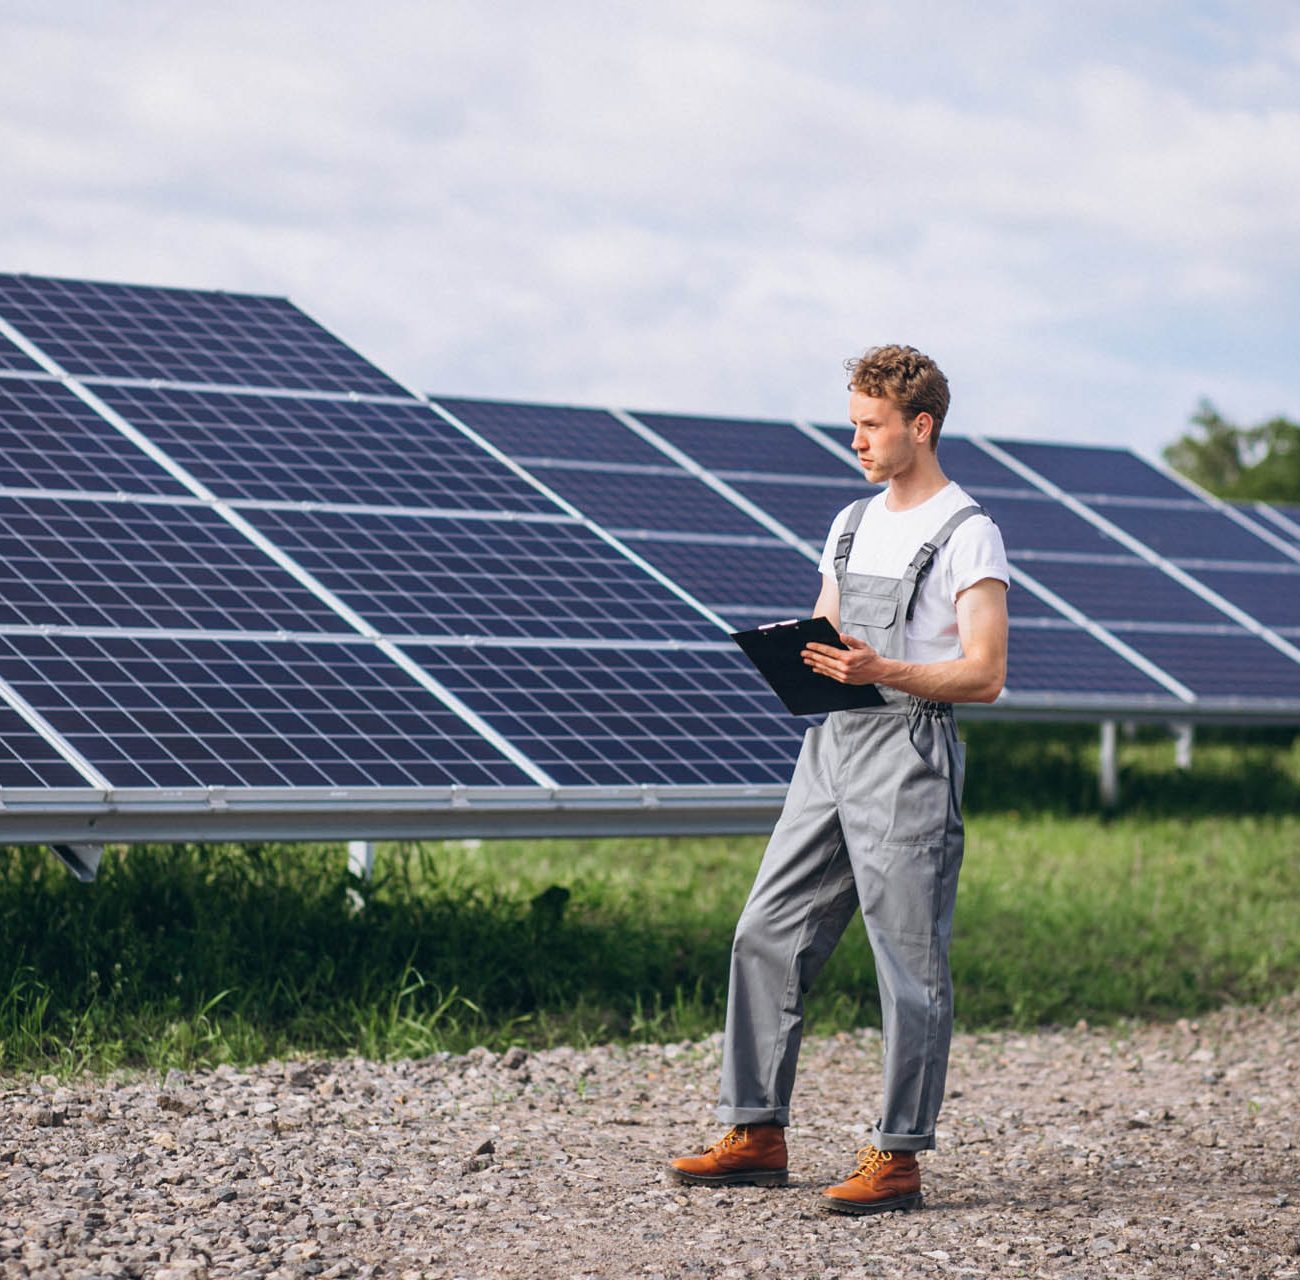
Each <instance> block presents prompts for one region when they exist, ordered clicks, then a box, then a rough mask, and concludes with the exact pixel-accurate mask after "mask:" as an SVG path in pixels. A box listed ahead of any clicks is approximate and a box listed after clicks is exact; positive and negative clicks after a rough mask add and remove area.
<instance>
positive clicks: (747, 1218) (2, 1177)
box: [0, 1000, 1300, 1280]
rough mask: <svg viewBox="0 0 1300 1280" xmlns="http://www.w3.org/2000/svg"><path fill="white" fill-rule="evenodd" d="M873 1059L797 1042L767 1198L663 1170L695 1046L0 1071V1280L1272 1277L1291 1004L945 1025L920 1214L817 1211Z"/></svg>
mask: <svg viewBox="0 0 1300 1280" xmlns="http://www.w3.org/2000/svg"><path fill="white" fill-rule="evenodd" d="M879 1048H880V1046H879V1037H878V1035H877V1034H876V1033H873V1032H862V1033H855V1034H852V1035H847V1034H845V1035H839V1036H834V1037H830V1038H825V1039H818V1040H813V1041H810V1042H809V1043H807V1044H806V1045H805V1048H804V1055H803V1059H802V1068H803V1069H802V1072H801V1077H800V1089H799V1092H798V1094H797V1096H796V1099H795V1102H796V1106H797V1112H796V1120H797V1123H796V1124H795V1126H794V1127H793V1129H792V1130H791V1133H790V1139H791V1175H792V1176H791V1185H790V1187H789V1188H786V1189H781V1190H760V1189H757V1188H732V1189H728V1190H711V1189H707V1188H685V1187H680V1186H678V1185H676V1184H675V1183H673V1182H671V1181H670V1180H669V1179H668V1178H667V1177H666V1176H665V1174H664V1172H663V1162H664V1160H665V1158H666V1157H668V1156H670V1155H678V1154H683V1153H686V1152H689V1151H692V1150H698V1149H699V1148H700V1147H701V1146H703V1145H706V1144H707V1142H708V1141H711V1140H712V1139H713V1138H715V1137H717V1136H718V1133H719V1126H717V1125H716V1124H714V1123H713V1121H712V1120H711V1118H710V1115H709V1110H710V1106H711V1103H712V1095H713V1090H714V1082H715V1078H716V1073H717V1063H718V1042H717V1038H716V1037H714V1038H711V1039H709V1040H707V1041H705V1042H703V1043H700V1044H673V1045H663V1046H651V1047H636V1048H630V1049H623V1048H600V1049H591V1050H583V1051H578V1050H572V1049H555V1050H548V1051H546V1052H539V1053H534V1054H525V1053H524V1052H523V1051H522V1050H511V1051H510V1052H508V1053H506V1054H505V1055H502V1056H499V1057H498V1056H495V1055H493V1054H490V1053H488V1052H486V1051H484V1050H476V1051H474V1052H472V1053H470V1054H468V1055H466V1056H464V1057H448V1056H443V1055H439V1056H436V1057H434V1058H430V1059H425V1060H422V1061H416V1062H394V1063H387V1064H375V1063H371V1062H364V1061H358V1060H347V1061H341V1062H294V1063H287V1064H286V1063H268V1064H266V1065H265V1066H262V1067H259V1068H256V1069H254V1070H248V1071H234V1070H230V1069H227V1068H221V1069H219V1070H217V1071H214V1072H211V1073H208V1072H204V1073H199V1074H195V1075H193V1076H189V1077H184V1076H180V1075H179V1074H178V1073H175V1072H173V1073H171V1074H170V1075H169V1076H168V1078H167V1080H166V1081H164V1082H162V1083H161V1084H160V1082H159V1081H158V1080H157V1079H156V1077H150V1078H136V1079H132V1080H111V1081H87V1082H83V1083H80V1084H76V1085H73V1086H65V1087H58V1086H57V1082H56V1081H54V1080H53V1079H52V1078H48V1077H47V1078H46V1079H45V1080H43V1081H41V1082H32V1081H14V1080H9V1081H0V1275H3V1276H5V1277H20V1276H21V1277H29V1276H30V1277H55V1276H58V1277H72V1276H77V1277H91V1276H113V1277H121V1276H129V1277H136V1276H149V1277H154V1278H156V1280H170V1278H179V1277H187V1278H189V1280H203V1278H204V1277H212V1278H214V1280H215V1278H216V1277H225V1276H274V1277H299V1276H357V1277H370V1276H380V1275H382V1276H386V1277H425V1276H428V1277H457V1276H460V1277H467V1278H469V1277H497V1276H530V1277H532V1276H599V1277H623V1276H631V1277H646V1278H650V1277H656V1276H661V1277H677V1276H690V1277H706V1276H707V1277H716V1278H722V1277H725V1278H728V1280H731V1278H736V1280H740V1278H741V1277H748V1276H767V1275H772V1276H798V1277H813V1276H819V1277H824V1278H829V1277H840V1278H841V1280H847V1278H848V1277H867V1276H871V1277H876V1276H883V1277H908V1276H967V1277H972V1278H974V1277H983V1276H1049V1277H1067V1276H1077V1277H1083V1276H1087V1277H1091V1276H1147V1275H1151V1276H1155V1275H1159V1276H1162V1277H1183V1276H1189V1277H1190V1276H1232V1277H1251V1278H1254V1277H1264V1276H1267V1277H1270V1278H1271V1280H1284V1278H1285V1277H1300V1211H1298V1210H1297V1204H1296V1202H1297V1201H1300V1151H1298V1150H1297V1146H1296V1141H1297V1132H1296V1124H1297V1121H1296V1117H1297V1105H1296V1104H1297V1066H1300V1000H1292V1001H1288V1002H1285V1003H1284V1004H1282V1005H1277V1006H1274V1007H1273V1008H1271V1009H1268V1010H1264V1011H1260V1010H1226V1011H1224V1012H1222V1013H1218V1014H1215V1015H1214V1016H1212V1017H1207V1018H1205V1019H1203V1020H1202V1021H1201V1022H1200V1023H1199V1024H1198V1023H1189V1022H1186V1021H1183V1022H1179V1023H1177V1024H1174V1025H1165V1026H1146V1025H1134V1026H1126V1027H1123V1028H1120V1029H1116V1028H1109V1029H1104V1030H1090V1029H1089V1028H1087V1027H1085V1026H1082V1025H1081V1026H1078V1027H1075V1028H1073V1029H1071V1030H1066V1031H1043V1032H1041V1033H1037V1034H1029V1035H1026V1034H997V1035H963V1036H958V1037H957V1038H956V1040H955V1042H954V1045H953V1059H952V1070H951V1072H950V1091H949V1096H948V1102H947V1105H946V1107H945V1110H944V1114H943V1117H942V1120H941V1125H940V1147H939V1150H938V1151H936V1152H933V1153H931V1154H929V1155H927V1156H925V1157H923V1173H924V1177H925V1190H926V1208H925V1210H924V1212H921V1213H912V1214H891V1215H884V1216H880V1217H873V1218H845V1217H839V1216H832V1215H827V1214H824V1213H822V1212H820V1211H819V1208H818V1198H819V1194H820V1188H821V1186H822V1185H824V1184H825V1183H827V1182H830V1181H835V1180H838V1179H839V1178H840V1177H843V1176H844V1175H845V1174H846V1173H848V1172H849V1170H850V1168H851V1165H852V1160H853V1151H854V1148H855V1147H856V1146H858V1145H860V1144H861V1143H862V1142H863V1141H864V1140H865V1134H866V1121H867V1120H868V1119H869V1118H870V1116H871V1113H872V1110H873V1106H874V1098H875V1094H876V1090H877V1088H878V1084H879V1056H880V1054H879Z"/></svg>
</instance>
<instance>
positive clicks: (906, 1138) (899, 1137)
mask: <svg viewBox="0 0 1300 1280" xmlns="http://www.w3.org/2000/svg"><path fill="white" fill-rule="evenodd" d="M871 1145H872V1146H873V1147H875V1148H876V1150H877V1151H933V1150H934V1134H932V1133H930V1134H924V1135H923V1134H916V1133H885V1132H884V1131H883V1130H882V1129H881V1127H880V1126H879V1125H876V1127H875V1128H874V1129H872V1131H871Z"/></svg>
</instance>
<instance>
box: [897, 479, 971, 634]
mask: <svg viewBox="0 0 1300 1280" xmlns="http://www.w3.org/2000/svg"><path fill="white" fill-rule="evenodd" d="M988 514H989V513H988V512H987V511H985V510H984V508H983V507H978V506H974V505H972V506H969V507H963V508H962V509H961V510H960V511H957V512H954V513H953V514H952V515H951V516H949V517H948V520H947V522H946V523H945V524H944V526H943V528H942V529H940V530H939V532H938V533H936V534H935V535H934V537H933V538H931V539H930V541H929V542H923V543H922V544H921V549H920V550H919V551H918V552H917V553H916V555H914V556H913V557H912V563H911V564H909V565H908V566H907V569H906V571H905V572H904V574H903V581H904V582H910V583H911V584H912V590H911V594H910V595H909V596H908V600H907V620H908V622H911V620H912V614H914V613H915V612H916V597H917V596H918V595H919V594H920V591H921V583H923V582H924V581H925V575H926V574H927V573H929V572H930V570H931V568H933V566H934V557H935V556H936V555H937V554H938V552H939V548H940V547H941V546H943V544H944V543H945V542H947V541H948V539H949V538H951V537H952V535H953V534H954V533H955V532H956V531H957V529H958V528H959V527H960V526H961V525H963V524H965V523H966V521H967V520H969V519H970V518H971V516H987V515H988ZM989 518H990V519H992V517H991V516H990V517H989Z"/></svg>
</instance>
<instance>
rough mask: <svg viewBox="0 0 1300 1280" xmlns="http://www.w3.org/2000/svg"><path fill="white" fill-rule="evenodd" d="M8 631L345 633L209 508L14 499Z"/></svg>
mask: <svg viewBox="0 0 1300 1280" xmlns="http://www.w3.org/2000/svg"><path fill="white" fill-rule="evenodd" d="M0 625H6V626H78V627H153V628H162V629H172V628H191V629H197V630H203V631H212V630H217V631H220V630H248V631H280V630H284V631H317V632H321V631H345V630H347V627H346V625H345V624H344V623H342V622H341V621H340V619H339V617H338V615H337V614H336V613H334V612H333V610H331V609H329V608H327V607H326V606H325V605H324V604H322V603H321V602H320V601H319V600H318V599H317V598H316V597H315V596H314V595H312V594H311V592H309V591H308V590H306V588H304V587H303V586H302V585H301V584H299V583H298V582H296V581H295V580H294V579H293V577H291V576H290V575H289V574H288V573H287V572H286V571H285V570H284V569H282V568H280V567H279V566H278V565H276V564H275V563H274V562H273V561H271V560H269V559H268V558H267V557H266V556H265V555H264V554H263V553H262V552H261V551H259V550H258V549H257V548H256V547H254V546H253V544H252V543H251V542H249V541H248V539H247V538H245V537H243V536H242V535H241V534H240V533H238V532H237V531H236V530H235V529H234V528H232V527H231V526H230V524H228V523H227V522H226V521H225V520H222V519H221V518H220V517H219V516H217V515H216V514H215V513H214V512H212V511H210V510H208V509H207V508H204V507H199V506H179V505H168V504H162V503H141V502H115V503H103V502H89V501H84V500H79V501H64V500H57V499H50V498H20V497H14V496H4V495H0Z"/></svg>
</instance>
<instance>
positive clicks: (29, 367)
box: [0, 334, 41, 373]
mask: <svg viewBox="0 0 1300 1280" xmlns="http://www.w3.org/2000/svg"><path fill="white" fill-rule="evenodd" d="M0 369H3V370H4V371H5V372H14V373H39V372H40V369H41V366H40V365H39V364H37V363H36V361H35V360H33V359H32V358H31V356H29V355H28V354H27V353H26V352H25V351H23V350H22V348H20V347H17V346H15V345H14V344H13V343H12V342H10V341H9V339H8V338H6V337H5V336H4V334H0Z"/></svg>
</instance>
